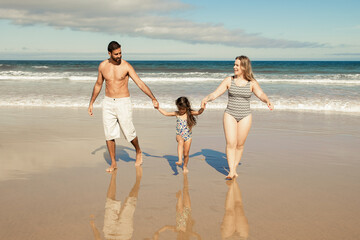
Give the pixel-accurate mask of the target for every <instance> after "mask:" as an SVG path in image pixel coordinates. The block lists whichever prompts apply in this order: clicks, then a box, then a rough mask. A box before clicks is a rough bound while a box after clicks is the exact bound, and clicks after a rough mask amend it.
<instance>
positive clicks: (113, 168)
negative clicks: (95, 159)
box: [105, 165, 117, 173]
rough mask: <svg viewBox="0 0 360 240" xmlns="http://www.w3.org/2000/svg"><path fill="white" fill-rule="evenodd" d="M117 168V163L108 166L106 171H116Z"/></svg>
mask: <svg viewBox="0 0 360 240" xmlns="http://www.w3.org/2000/svg"><path fill="white" fill-rule="evenodd" d="M116 169H117V166H116V165H115V166H112V165H111V166H110V167H108V168H107V169H106V170H105V171H107V172H109V173H111V172H113V171H115V170H116Z"/></svg>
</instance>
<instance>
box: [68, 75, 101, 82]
mask: <svg viewBox="0 0 360 240" xmlns="http://www.w3.org/2000/svg"><path fill="white" fill-rule="evenodd" d="M68 79H69V80H71V81H92V82H93V81H96V76H70V77H68Z"/></svg>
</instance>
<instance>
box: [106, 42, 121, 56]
mask: <svg viewBox="0 0 360 240" xmlns="http://www.w3.org/2000/svg"><path fill="white" fill-rule="evenodd" d="M118 48H121V45H120V44H119V43H118V42H116V41H111V42H110V43H109V45H108V52H111V53H112V51H114V50H115V49H118Z"/></svg>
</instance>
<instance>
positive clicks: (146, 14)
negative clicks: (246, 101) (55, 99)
mask: <svg viewBox="0 0 360 240" xmlns="http://www.w3.org/2000/svg"><path fill="white" fill-rule="evenodd" d="M359 9H360V1H358V0H350V1H348V0H343V1H333V0H326V1H325V0H324V1H323V0H318V1H316V0H311V1H308V0H303V1H292V0H288V1H285V0H283V1H277V0H275V1H274V0H267V1H266V0H252V1H249V0H247V1H243V0H236V1H233V0H222V1H219V0H217V1H213V0H207V1H205V0H192V1H190V0H141V1H140V0H101V1H100V0H61V1H60V0H26V1H24V0H0V32H1V37H0V60H102V59H106V58H107V57H108V54H107V45H108V43H109V42H110V41H112V40H115V41H118V42H119V43H120V44H121V45H122V52H123V58H124V59H127V60H233V59H234V57H235V56H238V55H247V56H248V57H250V59H252V60H329V61H330V60H355V61H359V60H360V14H359Z"/></svg>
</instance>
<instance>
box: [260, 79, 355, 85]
mask: <svg viewBox="0 0 360 240" xmlns="http://www.w3.org/2000/svg"><path fill="white" fill-rule="evenodd" d="M257 80H258V81H259V82H264V83H291V84H320V85H344V84H346V85H360V80H343V79H341V80H336V79H257Z"/></svg>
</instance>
